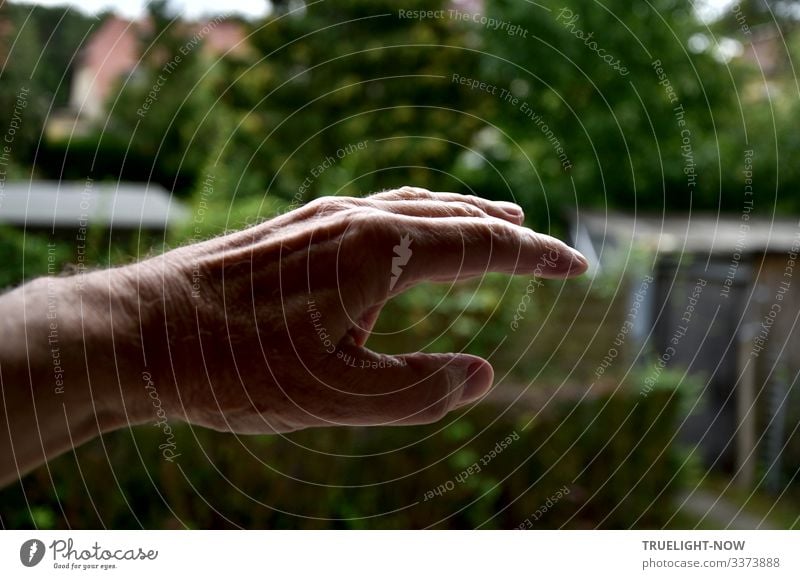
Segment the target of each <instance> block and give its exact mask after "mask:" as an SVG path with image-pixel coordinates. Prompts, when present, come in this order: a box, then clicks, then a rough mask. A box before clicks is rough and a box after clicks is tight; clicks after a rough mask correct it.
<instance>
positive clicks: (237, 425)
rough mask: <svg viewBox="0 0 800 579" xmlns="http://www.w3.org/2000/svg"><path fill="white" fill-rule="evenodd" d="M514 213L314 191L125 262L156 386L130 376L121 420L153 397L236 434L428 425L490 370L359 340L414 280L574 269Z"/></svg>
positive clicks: (576, 266)
mask: <svg viewBox="0 0 800 579" xmlns="http://www.w3.org/2000/svg"><path fill="white" fill-rule="evenodd" d="M522 221H523V214H522V211H521V210H520V208H519V207H518V206H517V205H514V204H512V203H504V202H491V201H486V200H483V199H480V198H477V197H469V196H463V195H458V194H451V193H432V192H430V191H427V190H424V189H418V188H412V187H404V188H402V189H399V190H396V191H389V192H384V193H380V194H377V195H373V196H371V197H368V198H363V199H355V198H342V197H326V198H321V199H318V200H316V201H314V202H312V203H309V204H308V205H306V206H304V207H302V208H300V209H297V210H295V211H292V212H290V213H287V214H285V215H283V216H280V217H277V218H275V219H272V220H270V221H267V222H265V223H263V224H261V225H258V226H256V227H252V228H250V229H247V230H245V231H241V232H238V233H234V234H232V235H227V236H224V237H220V238H217V239H212V240H210V241H206V242H203V243H199V244H195V245H190V246H186V247H183V248H179V249H177V250H174V251H171V252H168V253H166V254H164V255H162V256H160V257H157V258H154V259H151V260H148V261H145V262H142V263H140V264H137V265H136V266H131V267H132V268H133V269H131V267H129V268H121V269H122V270H127V271H123V272H121V273H122V275H124V276H125V277H126V278H127V279H128V280H130V276H131V274H132V273H133V272H135V275H134V277H135V278H136V280H137V281H136V283H137V284H138V287H139V289H140V292H139V293H140V297H141V298H142V299H143V300H145V302H146V303H142V304H141V306H140V310H143V311H144V312H145V315H144V317H143V318H142V320H141V323H142V324H143V326H142V328H141V329H142V336H143V338H142V347H143V351H144V352H145V354H146V357H147V360H148V366H147V371H148V372H149V374H148V375H147V381H152V385H150V386H148V387H147V388H145V385H144V384H142V381H141V380H136V381H134V383H133V384H131V385H128V388H129V389H132V391H133V392H135V393H138V395H133V396H131V395H130V394H129V393H128V394H127V395H126V396H125V399H126V402H127V403H128V404H129V405H132V408H131V409H130V412H128V413H127V415H128V417H129V419H133V420H134V421H151V422H152V421H153V420H154V406H153V404H152V400H153V399H154V397H153V394H152V392H153V391H155V392H156V396H157V397H158V406H159V407H160V408H161V407H163V409H164V412H165V413H166V414H167V415H168V416H169V417H170V418H180V419H182V420H186V421H188V422H190V423H193V424H198V425H202V426H207V427H210V428H214V429H217V430H225V431H234V432H238V433H269V432H287V431H292V430H296V429H300V428H305V427H311V426H330V425H378V424H396V425H399V424H420V423H429V422H433V421H436V420H438V419H440V418H441V417H442V416H444V415H445V414H446V413H447V412H449V411H450V410H453V409H454V408H457V407H459V406H462V405H464V404H468V403H470V402H473V401H475V400H477V399H479V398H481V397H482V396H483V395H485V394H486V393H487V391H488V390H489V389H490V387H491V385H492V378H493V371H492V368H491V366H490V364H489V363H488V362H487V361H485V360H483V359H481V358H478V357H476V356H471V355H467V354H422V353H413V354H406V355H401V356H388V355H385V354H380V353H377V352H372V351H370V350H368V349H366V348H364V343H365V342H366V340H367V337H368V336H369V333H370V331H371V329H372V327H373V325H374V323H375V321H376V319H377V317H378V314H379V313H380V310H381V307H382V306H383V305H384V304H385V303H386V301H387V300H388V299H390V298H391V297H392V296H394V295H397V294H399V293H401V292H403V291H404V290H406V289H408V288H409V287H411V286H413V285H415V284H418V283H420V282H424V281H436V282H451V281H453V280H460V279H467V278H471V277H475V276H480V275H483V274H485V273H487V272H490V271H495V272H504V273H509V274H515V273H528V274H529V273H532V272H533V271H534V270H535V271H536V273H537V275H540V276H543V277H557V278H560V277H568V276H573V275H577V274H580V273H582V272H584V271H585V269H586V266H587V264H586V260H585V259H584V258H583V257H582V256H581V255H580V254H579V253H577V252H575V251H573V250H571V249H570V248H568V247H567V246H566V245H564V244H563V243H561V242H560V241H558V240H556V239H554V238H552V237H549V236H546V235H541V234H538V233H534V232H533V231H531V230H529V229H526V228H524V227H522V226H521V224H522ZM129 283H130V282H129ZM146 390H149V392H150V397H148V392H147V391H146ZM137 398H138V399H137Z"/></svg>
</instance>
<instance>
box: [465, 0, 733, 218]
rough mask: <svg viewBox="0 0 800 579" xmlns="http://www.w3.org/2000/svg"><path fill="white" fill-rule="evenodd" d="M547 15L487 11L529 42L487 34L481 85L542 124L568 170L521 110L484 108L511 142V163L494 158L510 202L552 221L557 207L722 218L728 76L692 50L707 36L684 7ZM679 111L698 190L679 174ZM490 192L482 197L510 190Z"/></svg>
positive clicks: (551, 4) (594, 7) (665, 2)
mask: <svg viewBox="0 0 800 579" xmlns="http://www.w3.org/2000/svg"><path fill="white" fill-rule="evenodd" d="M540 4H542V5H543V6H544V8H542V7H532V6H531V5H530V4H527V3H521V2H514V1H513V0H505V1H499V2H492V3H490V4H489V5H488V10H489V14H490V15H491V16H493V17H495V18H497V19H502V20H506V21H509V22H513V23H515V24H518V25H520V26H522V27H523V28H524V29H526V30H528V31H529V33H530V34H529V36H528V37H527V38H522V37H519V36H510V35H508V34H498V33H489V32H487V33H485V34H484V41H485V48H486V56H485V58H484V63H483V64H484V73H485V78H488V79H491V82H492V84H494V85H497V86H499V87H502V88H505V89H509V90H511V91H512V92H513V93H514V94H515V95H516V96H517V97H518V98H519V99H520V101H521V103H522V102H525V103H527V104H528V105H529V107H530V108H531V109H533V110H534V111H535V112H536V113H537V114H538V115H540V116H541V118H542V119H543V120H544V123H546V124H547V125H548V126H549V128H550V129H551V130H552V131H553V132H554V134H555V137H556V138H557V139H558V140H559V142H560V144H561V145H562V146H563V148H564V149H565V151H566V154H567V155H568V157H569V160H570V163H571V165H572V166H571V167H570V168H566V169H565V168H564V167H563V165H562V163H561V162H559V158H558V155H557V154H556V152H555V151H554V147H553V144H552V143H551V142H549V141H548V139H547V137H546V136H545V134H544V132H543V129H542V128H541V127H540V126H539V125H537V124H536V122H534V121H532V120H530V119H529V118H528V117H526V116H525V115H524V114H523V112H521V111H520V106H521V103H520V106H513V105H511V104H509V103H505V102H498V101H497V99H496V98H492V97H487V98H485V99H484V100H486V101H492V100H494V101H495V103H494V108H495V109H496V119H497V123H498V126H499V127H500V128H501V129H502V131H504V132H505V133H507V134H508V137H507V138H506V137H503V138H502V139H501V141H502V143H503V144H504V146H503V147H502V148H501V149H500V150H502V151H503V153H504V155H503V156H505V159H503V158H497V155H496V154H492V150H489V151H487V157H488V158H489V160H490V161H492V162H495V163H497V164H499V166H500V167H501V168H503V169H505V170H504V171H502V172H503V173H505V172H507V173H508V174H509V175H510V176H511V179H512V188H513V189H514V190H515V191H519V192H524V193H520V196H521V197H522V199H523V201H524V204H525V205H526V206H527V207H528V208H529V211H531V212H538V213H544V212H552V211H553V209H552V207H553V206H555V207H558V206H559V205H560V204H569V205H579V206H584V207H585V206H594V207H601V208H602V207H606V206H609V205H610V206H613V207H618V208H625V209H628V210H635V209H652V210H661V209H672V210H676V209H684V210H685V209H688V208H690V207H691V208H695V209H696V208H699V207H702V208H707V209H711V208H714V209H716V208H717V204H718V196H719V195H720V193H719V189H720V187H724V188H726V187H729V186H730V185H731V183H730V181H725V182H720V180H719V178H718V173H719V171H718V167H719V166H720V163H724V162H725V161H727V160H728V159H727V158H723V157H722V156H721V155H723V154H724V153H725V151H724V150H720V147H719V143H718V142H717V138H716V127H718V126H719V124H720V123H722V124H725V123H728V122H729V121H728V118H729V116H730V115H732V114H733V113H734V110H735V109H734V108H733V105H734V103H735V100H734V94H735V93H734V92H733V88H734V87H733V86H732V85H731V82H730V79H729V78H728V77H727V75H726V72H725V68H724V65H723V64H721V63H719V62H717V61H715V60H714V59H713V58H712V57H711V55H710V54H707V53H700V54H693V53H691V52H689V51H688V50H687V48H686V44H687V40H688V38H689V37H690V36H691V35H692V34H693V33H694V32H695V31H697V30H698V29H699V28H700V25H699V23H697V22H696V21H694V19H693V18H692V16H691V14H690V12H689V7H688V5H687V4H686V3H684V2H674V1H673V0H661V1H657V2H651V3H648V4H637V5H635V6H631V4H630V3H629V2H626V1H624V0H605V1H604V2H602V3H601V4H600V3H595V4H587V3H581V2H571V1H567V2H562V1H561V0H559V1H558V2H555V1H554V0H553V1H546V2H543V3H540ZM600 51H604V52H600ZM601 55H605V56H608V57H610V58H611V59H613V61H614V63H613V65H612V64H608V63H607V62H605V61H603V60H602V58H601ZM617 61H618V62H619V64H616V63H617ZM656 61H660V63H661V67H662V68H663V70H664V71H665V73H666V75H667V76H666V78H667V80H668V82H669V84H670V86H671V87H672V88H673V89H674V91H675V95H676V99H677V100H675V101H674V102H670V100H669V96H668V94H667V92H666V90H665V88H666V87H665V85H661V84H659V81H660V80H661V79H659V77H658V76H657V71H656V68H655V67H654V64H653V63H654V62H656ZM616 68H619V69H620V70H616ZM622 68H624V69H625V70H624V71H623V70H622ZM679 105H680V106H682V107H683V109H684V111H685V122H686V127H685V128H687V129H688V130H689V131H690V132H691V137H690V142H691V153H692V155H693V158H694V162H695V163H696V165H697V173H698V174H699V179H698V184H697V185H696V186H694V187H691V186H689V185H688V180H687V176H686V175H685V174H684V168H685V163H684V158H683V157H682V153H683V152H684V151H683V150H682V149H681V146H682V144H683V141H682V137H681V130H682V127H679V126H678V122H677V120H678V119H677V117H676V112H675V107H677V106H679ZM490 106H491V105H490ZM518 147H519V148H518ZM495 149H497V147H495ZM736 158H737V159H738V154H737V157H736ZM531 163H532V165H533V167H531ZM478 171H479V172H481V173H482V174H483V175H484V178H485V179H489V178H491V176H492V175H493V173H492V172H491V171H486V170H485V168H484V167H481V168H479V169H478ZM534 175H535V177H534ZM724 179H725V177H723V180H724ZM494 181H495V182H494V183H487V184H486V187H491V188H494V189H499V188H500V187H501V186H504V184H502V183H500V182H499V181H498V180H497V178H495V179H494ZM722 195H723V198H722V204H723V205H726V204H728V205H730V204H731V203H732V202H730V201H728V197H729V196H730V195H732V193H729V192H728V191H727V190H726V191H724V192H723V193H722Z"/></svg>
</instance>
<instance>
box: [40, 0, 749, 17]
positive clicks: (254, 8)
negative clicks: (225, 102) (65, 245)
mask: <svg viewBox="0 0 800 579" xmlns="http://www.w3.org/2000/svg"><path fill="white" fill-rule="evenodd" d="M27 1H28V2H31V1H32V3H33V4H41V5H43V6H58V5H64V4H68V5H70V6H73V7H74V8H77V9H78V10H81V11H83V12H86V13H89V14H95V13H97V12H101V11H103V10H104V9H109V8H110V9H112V10H113V11H114V12H116V13H117V14H120V15H122V16H125V17H127V18H137V17H138V16H141V15H142V14H143V12H144V6H145V5H146V4H147V0H27ZM695 3H696V4H697V5H698V9H699V14H700V15H701V16H703V17H706V18H708V19H713V17H714V16H715V15H716V14H719V13H720V12H721V11H722V10H724V8H725V7H727V6H729V5H731V4H733V3H734V0H697V1H696V2H695ZM171 4H172V6H173V7H174V8H178V9H180V12H181V14H182V15H183V16H184V17H185V18H198V17H200V16H208V15H215V16H216V15H219V14H232V13H235V14H240V15H244V16H264V15H265V14H266V13H267V6H268V0H225V1H224V2H220V1H219V0H172V2H171ZM221 8H224V9H221Z"/></svg>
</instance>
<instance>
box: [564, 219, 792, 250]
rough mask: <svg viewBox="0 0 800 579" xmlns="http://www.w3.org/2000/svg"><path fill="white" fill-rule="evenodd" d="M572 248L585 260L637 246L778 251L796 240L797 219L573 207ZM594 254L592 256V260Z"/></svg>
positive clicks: (646, 248) (649, 248)
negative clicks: (641, 213) (639, 213)
mask: <svg viewBox="0 0 800 579" xmlns="http://www.w3.org/2000/svg"><path fill="white" fill-rule="evenodd" d="M570 221H571V228H572V236H573V241H574V243H575V247H576V249H578V250H579V251H581V252H582V253H584V254H585V255H587V257H589V258H590V261H592V260H594V261H595V262H599V261H603V259H604V257H605V256H608V255H611V254H614V253H615V252H616V251H618V250H623V251H627V250H629V249H630V248H632V247H637V248H641V249H645V250H649V251H654V252H658V253H660V254H679V253H701V254H705V255H709V254H721V255H724V254H727V255H731V254H733V253H734V252H740V253H742V254H761V253H784V252H788V251H789V250H790V249H792V248H795V249H796V247H797V245H798V244H800V219H798V218H797V217H780V218H774V219H770V218H765V217H755V216H752V215H750V214H748V213H743V214H737V215H715V214H707V213H694V214H670V215H652V214H645V215H633V214H627V213H618V212H603V211H583V210H581V211H578V212H577V213H575V214H574V215H572V216H570ZM592 258H594V259H592Z"/></svg>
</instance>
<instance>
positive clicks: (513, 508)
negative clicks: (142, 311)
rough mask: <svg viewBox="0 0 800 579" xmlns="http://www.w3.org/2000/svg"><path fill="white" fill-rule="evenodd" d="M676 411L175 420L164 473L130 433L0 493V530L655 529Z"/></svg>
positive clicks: (138, 434)
mask: <svg viewBox="0 0 800 579" xmlns="http://www.w3.org/2000/svg"><path fill="white" fill-rule="evenodd" d="M677 401H678V397H677V396H676V395H675V392H674V391H673V392H669V391H667V390H664V389H659V390H656V391H653V392H652V393H651V394H650V396H648V397H647V398H644V399H641V400H640V399H639V397H638V394H632V393H631V392H628V391H625V390H619V391H618V392H617V393H616V394H612V395H608V396H603V397H598V398H593V399H591V400H585V401H584V402H581V403H575V402H573V403H567V404H560V405H558V406H557V407H549V408H547V409H545V411H544V412H542V413H540V414H539V415H538V416H537V417H536V418H535V419H534V420H532V421H531V420H530V419H531V415H530V413H527V414H525V415H523V414H519V413H517V414H516V415H514V416H512V415H511V414H512V413H511V412H509V411H505V412H500V411H499V408H497V407H495V406H491V405H488V404H484V405H481V406H478V407H475V408H472V409H470V410H468V411H466V412H464V413H463V414H462V415H461V416H460V417H458V419H457V420H452V419H449V420H448V421H447V422H446V423H445V422H443V423H440V424H435V425H431V426H425V427H413V428H376V429H364V428H338V429H325V430H308V431H302V432H298V433H295V434H292V435H289V436H286V437H280V436H254V437H235V436H233V435H225V434H219V433H213V432H211V431H207V430H203V429H191V428H189V427H187V426H181V427H179V428H177V432H178V434H177V438H176V445H177V448H178V451H177V452H179V453H180V455H181V456H180V457H179V458H178V459H177V460H176V461H175V463H169V462H166V461H164V460H163V459H162V458H161V454H160V451H159V450H158V445H159V444H161V443H162V442H163V440H161V438H163V436H162V433H161V431H160V430H159V429H155V428H152V427H148V426H143V427H140V428H136V429H133V430H132V431H119V432H115V433H113V434H111V435H108V436H105V437H104V438H103V440H102V441H101V440H96V441H94V442H92V443H90V444H87V445H85V446H83V447H82V448H80V449H79V450H78V451H77V453H76V454H75V455H74V456H73V455H71V454H68V455H65V456H62V457H60V458H58V459H56V460H53V461H51V463H50V465H49V470H46V469H45V468H40V469H39V470H37V471H36V472H34V473H32V474H30V475H29V476H27V477H26V478H25V479H24V480H23V481H22V483H21V484H15V485H12V486H11V487H9V488H7V489H5V490H4V491H2V492H0V505H2V507H1V508H2V522H3V525H4V526H6V527H9V528H31V527H40V528H41V527H55V528H86V527H99V526H105V527H110V528H120V527H121V528H134V527H140V526H141V527H146V528H165V527H166V528H172V527H183V526H188V527H192V528H205V527H211V528H219V527H222V528H228V527H237V526H240V527H246V528H422V527H436V528H472V527H478V526H482V527H484V528H516V527H519V526H521V525H522V526H527V527H532V528H554V527H562V526H563V527H567V528H589V527H596V526H599V527H603V528H627V527H631V526H636V527H660V526H662V525H664V524H665V523H666V522H667V521H668V519H669V518H670V516H671V515H672V506H671V505H672V503H671V500H670V497H671V496H672V493H673V490H674V489H675V488H676V487H677V486H678V485H679V484H680V481H681V474H680V471H679V469H678V461H679V457H678V455H676V453H675V452H674V450H673V449H672V447H671V446H670V439H671V436H672V433H673V432H674V419H675V417H676V403H677ZM528 424H529V426H527V427H526V425H528ZM509 440H510V442H509ZM503 443H505V448H501V450H500V451H499V452H497V448H499V447H502V446H503ZM498 445H499V446H498ZM492 451H495V452H496V456H493V457H492V456H491V453H492ZM487 453H488V454H489V458H488V460H486V461H485V463H482V462H481V459H482V458H485V457H486V456H487ZM476 462H477V463H478V465H479V466H480V472H477V471H476V470H475V468H474V467H473V469H472V470H473V472H472V473H471V474H468V473H469V469H470V466H471V465H474V464H475V463H476ZM78 465H79V467H80V472H79V471H78ZM51 477H52V478H51ZM51 481H52V482H51ZM111 481H113V483H112V482H111ZM564 487H566V489H565V488H564ZM437 489H438V490H437ZM23 493H24V495H23ZM426 498H427V500H426Z"/></svg>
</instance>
